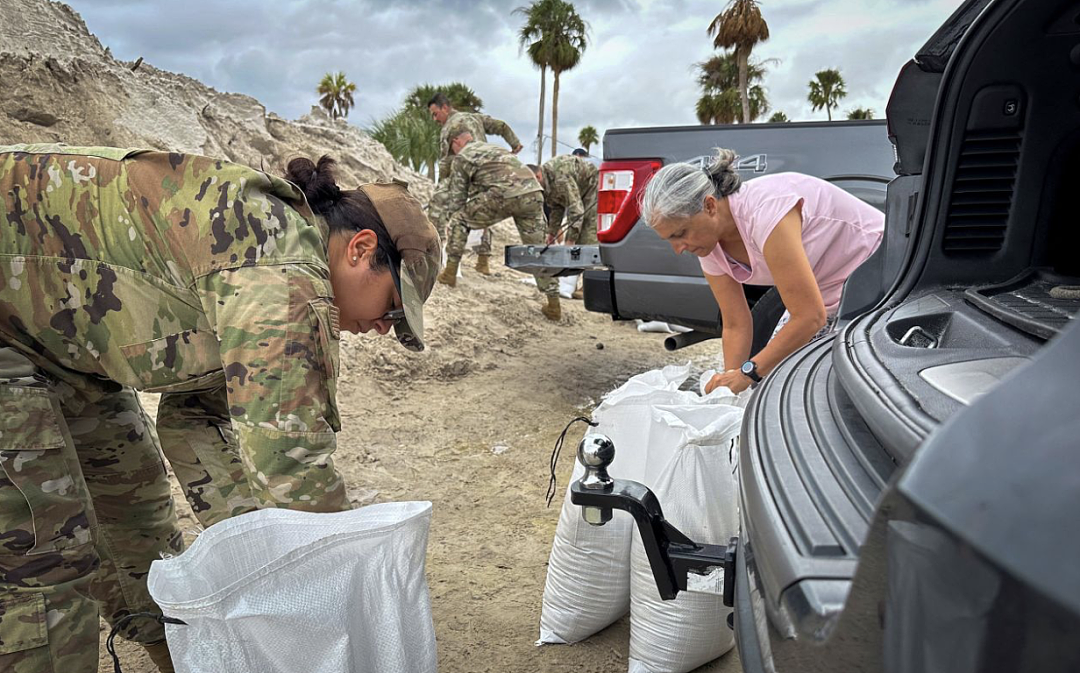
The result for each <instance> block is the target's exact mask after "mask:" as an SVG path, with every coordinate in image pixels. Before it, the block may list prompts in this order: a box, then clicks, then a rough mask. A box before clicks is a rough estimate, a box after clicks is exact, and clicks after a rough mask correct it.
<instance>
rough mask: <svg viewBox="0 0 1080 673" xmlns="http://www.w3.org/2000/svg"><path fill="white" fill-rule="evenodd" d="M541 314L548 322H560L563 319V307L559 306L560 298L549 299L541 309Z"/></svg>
mask: <svg viewBox="0 0 1080 673" xmlns="http://www.w3.org/2000/svg"><path fill="white" fill-rule="evenodd" d="M540 312H541V313H543V314H544V317H545V318H547V319H548V320H552V321H554V322H558V321H559V319H560V318H562V306H561V305H560V304H559V298H558V297H548V298H547V303H546V304H544V305H543V306H542V307H540Z"/></svg>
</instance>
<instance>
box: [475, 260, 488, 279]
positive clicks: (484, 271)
mask: <svg viewBox="0 0 1080 673" xmlns="http://www.w3.org/2000/svg"><path fill="white" fill-rule="evenodd" d="M490 259H491V255H477V256H476V272H477V273H479V274H481V275H484V276H490V275H491V266H489V265H488V261H489V260H490Z"/></svg>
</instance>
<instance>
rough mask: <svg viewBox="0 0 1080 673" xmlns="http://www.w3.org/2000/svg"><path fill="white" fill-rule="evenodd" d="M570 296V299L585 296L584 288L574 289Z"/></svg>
mask: <svg viewBox="0 0 1080 673" xmlns="http://www.w3.org/2000/svg"><path fill="white" fill-rule="evenodd" d="M570 298H571V299H584V298H585V290H584V289H582V288H580V287H579V288H578V289H576V290H574V291H573V292H572V293H571V294H570Z"/></svg>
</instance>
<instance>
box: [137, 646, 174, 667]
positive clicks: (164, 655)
mask: <svg viewBox="0 0 1080 673" xmlns="http://www.w3.org/2000/svg"><path fill="white" fill-rule="evenodd" d="M143 647H144V648H145V649H146V653H147V654H148V655H150V661H152V662H154V665H155V666H157V669H158V670H159V671H161V673H176V669H174V668H173V663H172V657H170V656H169V644H168V643H167V642H165V641H164V640H163V641H161V642H160V643H154V644H153V645H143Z"/></svg>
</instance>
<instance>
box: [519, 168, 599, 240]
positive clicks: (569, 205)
mask: <svg viewBox="0 0 1080 673" xmlns="http://www.w3.org/2000/svg"><path fill="white" fill-rule="evenodd" d="M529 167H530V168H532V169H533V172H534V173H535V174H536V179H537V180H539V181H540V184H541V185H542V186H543V187H544V202H545V203H546V204H547V205H548V207H549V208H551V218H550V219H549V220H548V235H549V236H557V235H558V234H559V232H560V230H561V229H562V227H563V223H562V222H563V215H564V214H565V216H566V227H565V231H566V242H567V243H572V244H575V245H592V244H595V243H596V197H597V188H598V186H599V178H600V171H599V170H598V169H597V168H596V166H594V165H593V164H591V163H589V162H588V161H586V160H585V159H582V158H581V157H579V156H574V155H572V154H560V155H559V156H557V157H554V158H552V159H549V160H548V161H547V162H546V163H544V165H543V166H541V167H540V168H537V167H536V166H534V165H532V164H529Z"/></svg>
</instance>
